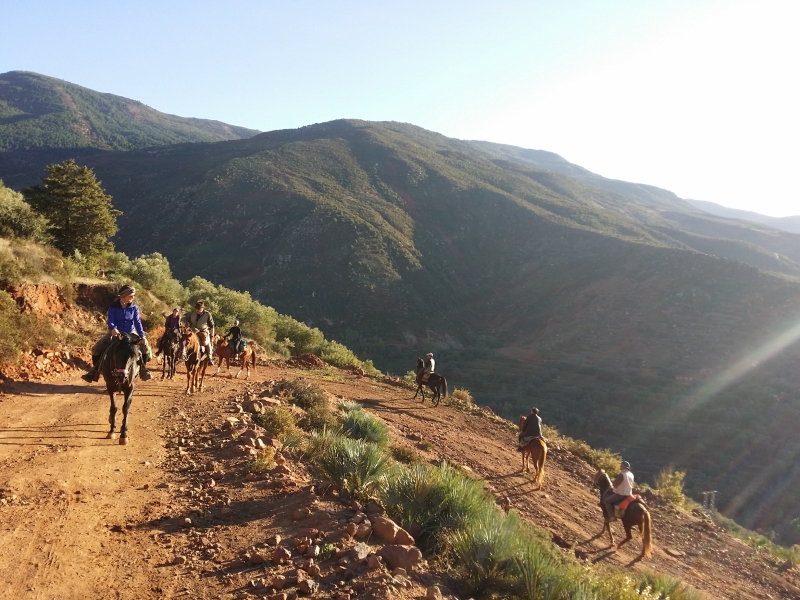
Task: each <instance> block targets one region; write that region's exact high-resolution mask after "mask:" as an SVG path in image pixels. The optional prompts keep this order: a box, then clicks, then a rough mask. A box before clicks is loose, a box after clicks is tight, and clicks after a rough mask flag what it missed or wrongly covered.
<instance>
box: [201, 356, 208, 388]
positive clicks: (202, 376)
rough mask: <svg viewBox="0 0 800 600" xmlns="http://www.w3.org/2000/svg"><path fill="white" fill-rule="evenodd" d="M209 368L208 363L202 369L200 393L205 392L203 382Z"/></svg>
mask: <svg viewBox="0 0 800 600" xmlns="http://www.w3.org/2000/svg"><path fill="white" fill-rule="evenodd" d="M207 366H208V364H207V363H203V365H202V367H201V369H200V391H201V392H202V391H203V380H204V379H205V377H206V367H207Z"/></svg>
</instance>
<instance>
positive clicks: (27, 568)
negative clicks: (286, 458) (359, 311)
mask: <svg viewBox="0 0 800 600" xmlns="http://www.w3.org/2000/svg"><path fill="white" fill-rule="evenodd" d="M301 375H302V376H307V377H309V378H312V379H318V381H319V382H320V383H321V384H322V385H323V386H324V387H325V388H326V389H327V390H328V391H330V392H331V393H333V394H337V395H339V396H342V397H345V398H350V399H354V400H359V401H361V402H363V403H364V404H365V406H366V407H367V408H369V409H371V410H373V411H374V413H375V414H377V415H378V416H380V417H382V418H383V419H385V420H386V421H387V423H389V424H390V425H391V426H392V428H393V429H394V433H395V442H394V443H396V444H404V445H412V446H413V445H415V444H414V443H413V442H411V441H410V440H409V439H408V438H407V437H406V435H407V434H410V433H415V434H419V435H420V436H421V437H422V438H423V439H424V440H425V441H426V442H427V443H429V444H430V449H429V450H428V451H427V452H425V454H426V455H427V457H428V458H430V459H432V460H436V459H446V460H449V461H452V462H455V463H457V464H460V465H462V466H464V467H466V468H467V469H469V470H471V471H472V472H473V474H474V475H475V476H476V477H481V478H483V479H485V481H486V484H487V487H488V488H489V489H491V490H492V491H493V492H494V493H496V494H497V495H498V496H508V497H509V498H510V499H511V501H512V508H514V509H515V510H518V511H519V512H520V513H521V514H522V515H523V516H525V517H526V518H527V519H529V520H530V521H531V522H533V523H535V524H536V525H539V526H541V527H544V528H546V529H548V530H550V531H551V532H552V533H553V535H554V540H555V541H556V542H557V543H559V544H561V545H562V546H565V547H567V548H570V547H571V549H570V550H569V551H575V550H577V554H578V555H579V556H582V557H584V558H585V559H587V560H590V561H593V562H596V563H600V564H608V565H609V566H610V567H612V568H633V569H654V570H658V571H661V572H664V573H669V574H671V575H673V576H677V577H680V578H682V579H684V580H685V581H687V582H688V583H690V584H692V585H694V586H695V587H697V588H699V589H701V590H704V591H705V592H707V593H708V594H709V595H710V596H711V597H715V598H769V597H772V598H787V599H788V598H798V597H800V588H799V587H797V586H798V584H799V583H800V581H798V576H797V573H796V569H793V570H789V571H785V572H781V571H780V569H779V565H778V564H777V563H776V562H775V561H773V560H771V559H770V558H769V557H766V556H763V555H760V554H758V553H755V552H753V551H752V549H750V548H748V547H746V546H745V545H744V544H742V543H741V542H738V541H737V540H734V539H733V538H731V537H730V536H728V535H727V534H725V533H722V532H720V531H718V530H716V529H714V528H713V527H709V526H708V525H707V524H704V522H703V520H701V519H698V518H695V517H693V516H692V515H686V514H684V513H678V512H677V511H675V510H672V509H670V508H668V507H663V506H653V507H651V512H652V514H653V523H654V525H653V526H654V531H655V546H656V550H655V556H654V558H653V560H651V561H647V562H645V563H636V562H634V561H633V559H634V557H635V556H636V555H638V553H639V551H640V548H641V546H640V545H639V544H640V542H639V539H638V537H636V538H635V539H634V541H633V542H631V543H630V544H629V547H627V548H625V549H623V551H621V552H618V553H614V552H611V551H609V550H608V548H607V546H608V544H607V541H606V540H596V539H594V540H593V539H591V538H592V536H593V535H594V534H596V533H597V532H598V531H599V529H600V527H601V521H600V517H599V508H598V507H597V497H596V496H595V494H594V493H592V492H591V491H590V490H589V487H588V484H589V483H590V478H591V475H592V470H591V469H590V468H589V467H588V466H587V465H586V464H585V463H583V462H582V461H580V460H579V459H577V458H576V457H574V456H572V455H571V454H569V453H568V452H565V451H559V450H554V451H553V452H552V453H551V455H550V457H549V461H548V464H547V469H546V477H545V485H544V489H543V491H534V489H533V486H532V484H531V482H530V479H529V478H528V477H525V476H521V475H520V474H519V473H518V472H517V471H518V469H519V455H518V454H517V453H516V452H514V451H513V450H512V448H513V441H514V434H513V432H511V431H509V430H508V428H507V427H504V426H502V425H501V424H498V423H496V422H494V421H492V420H490V419H488V418H486V417H482V416H476V415H468V414H465V413H463V412H460V411H457V410H454V409H451V408H448V407H445V406H444V405H442V406H440V407H438V408H435V409H434V408H432V407H430V406H429V405H426V406H422V405H420V404H419V403H418V402H417V401H412V400H409V399H408V396H409V395H410V393H409V391H408V390H406V389H403V388H398V387H394V386H390V385H386V384H382V383H376V382H374V381H373V380H371V379H369V378H363V379H361V378H356V377H354V376H351V375H347V374H341V375H334V376H331V375H330V374H328V375H327V376H326V377H324V378H323V377H321V376H320V375H319V373H318V372H317V374H316V375H315V372H313V371H311V372H308V371H306V372H300V371H298V370H290V369H286V368H269V367H268V368H264V367H261V368H259V372H258V374H257V375H256V376H255V377H254V380H255V381H256V382H259V381H264V380H271V379H280V378H289V379H292V378H294V377H298V376H301ZM206 381H207V382H208V385H207V391H206V392H204V393H203V394H200V395H198V396H193V397H191V398H188V399H187V398H186V397H185V396H183V395H182V392H183V384H184V380H183V378H182V377H181V376H180V375H179V377H178V379H177V380H176V382H174V383H163V382H158V381H155V380H154V381H152V382H149V383H147V384H142V385H139V386H138V388H137V391H136V393H135V396H134V402H133V406H132V410H131V416H130V430H129V432H130V444H129V445H128V446H120V445H119V444H118V443H117V442H116V441H110V440H106V439H105V435H106V433H107V431H108V424H107V418H108V398H107V396H106V394H105V390H104V388H103V387H101V386H100V385H95V386H87V385H86V384H84V383H83V382H81V381H80V379H79V378H78V377H77V374H75V375H71V376H70V377H69V378H66V379H64V380H63V381H59V382H53V383H18V384H10V385H8V384H6V385H4V386H3V387H2V389H3V390H4V392H5V394H4V395H2V396H0V399H1V400H2V402H0V424H2V426H0V488H2V489H3V492H2V495H3V501H2V502H0V504H1V505H0V589H2V590H6V591H5V592H4V593H3V594H2V597H3V598H36V599H51V598H58V599H62V598H82V599H84V598H90V599H91V598H169V597H181V596H185V597H214V598H217V597H224V598H230V597H233V591H232V589H231V591H230V592H229V593H230V595H228V593H227V592H225V591H224V582H222V583H218V584H216V589H215V590H211V589H209V590H208V592H207V593H208V594H209V595H208V596H206V595H205V592H200V591H198V590H203V589H205V588H203V587H198V584H197V580H198V579H199V577H200V575H199V574H198V573H194V572H189V571H184V570H180V569H175V568H174V567H172V566H168V563H170V562H172V559H173V557H174V552H173V551H172V549H171V548H170V545H169V544H164V543H163V540H162V539H161V538H159V536H160V535H161V531H160V530H159V528H157V527H155V526H154V525H153V523H154V522H155V521H156V520H157V519H158V518H165V516H180V515H181V514H183V513H182V512H181V510H182V509H181V508H180V507H179V506H178V503H177V501H176V499H175V493H174V490H171V489H170V487H171V486H173V485H176V480H175V469H174V468H172V467H171V466H170V464H169V460H170V459H169V452H170V450H168V449H167V448H166V446H167V444H168V439H169V438H168V436H169V435H174V425H175V423H176V421H178V420H180V418H181V415H183V413H184V411H186V412H188V411H189V410H191V413H192V415H193V419H194V422H198V420H199V421H205V422H207V423H210V422H211V421H214V422H222V420H223V419H224V417H225V416H226V414H227V411H228V405H226V401H227V400H229V399H230V398H231V396H232V395H233V394H235V393H236V392H237V391H241V390H242V389H243V386H244V385H245V384H244V383H243V382H241V381H238V382H231V381H229V380H227V379H223V378H218V379H215V378H210V379H209V378H207V380H206ZM184 418H187V417H184ZM218 425H219V423H217V424H216V425H214V426H215V427H216V426H218ZM209 426H210V425H209ZM173 452H174V450H173ZM238 493H240V495H241V497H242V498H244V497H246V494H247V493H248V492H247V490H246V489H241V490H240V491H239V492H238ZM246 527H252V528H255V527H258V524H256V523H254V524H252V525H246V524H242V525H240V529H238V530H236V532H235V535H234V533H230V534H229V543H230V544H231V545H234V544H235V541H236V539H237V537H239V536H245V537H246V536H247V535H250V534H248V530H247V529H246ZM262 527H263V526H262ZM218 531H219V535H221V536H222V535H224V532H223V531H222V530H221V529H220V530H218ZM255 531H256V530H255V529H254V530H253V532H251V533H252V536H253V537H255V536H256V533H255ZM259 531H260V532H261V534H263V529H262V530H259ZM616 532H617V536H618V539H620V537H619V536H620V535H622V533H621V530H620V528H619V526H617V528H616ZM232 550H233V549H232ZM189 590H192V592H191V594H189ZM212 591H213V594H212ZM239 593H240V592H239Z"/></svg>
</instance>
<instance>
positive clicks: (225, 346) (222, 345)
mask: <svg viewBox="0 0 800 600" xmlns="http://www.w3.org/2000/svg"><path fill="white" fill-rule="evenodd" d="M214 355H215V356H218V357H219V364H218V365H217V372H216V373H214V375H218V374H219V370H220V369H221V368H222V361H223V360H224V361H225V364H226V365H227V366H228V377H232V375H231V360H235V359H237V358H238V359H239V360H240V361H241V363H239V364H240V365H241V366H240V367H239V372H238V373H236V377H234V379H239V375H240V374H241V372H242V370H244V369H247V375H246V376H245V379H250V364H252V366H253V372H254V373H255V371H256V351H255V350H254V349H253V347H252V346H245V347H244V350H242V351H241V352H234V350H233V348H231V344H230V342H229V341H228V340H227V338H219V339H218V340H217V344H216V346H214Z"/></svg>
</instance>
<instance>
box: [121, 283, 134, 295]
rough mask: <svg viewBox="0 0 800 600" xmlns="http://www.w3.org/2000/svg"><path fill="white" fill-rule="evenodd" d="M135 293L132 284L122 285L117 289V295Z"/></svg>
mask: <svg viewBox="0 0 800 600" xmlns="http://www.w3.org/2000/svg"><path fill="white" fill-rule="evenodd" d="M135 293H136V288H135V287H133V286H132V285H123V286H122V288H120V290H119V297H120V298H122V297H123V296H132V295H133V294H135Z"/></svg>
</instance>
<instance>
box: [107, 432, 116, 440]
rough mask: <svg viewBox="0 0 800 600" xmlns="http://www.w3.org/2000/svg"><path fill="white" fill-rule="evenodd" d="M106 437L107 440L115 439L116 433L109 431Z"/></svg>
mask: <svg viewBox="0 0 800 600" xmlns="http://www.w3.org/2000/svg"><path fill="white" fill-rule="evenodd" d="M106 439H107V440H115V439H117V434H116V433H114V432H113V431H109V432H108V435H107V436H106Z"/></svg>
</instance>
